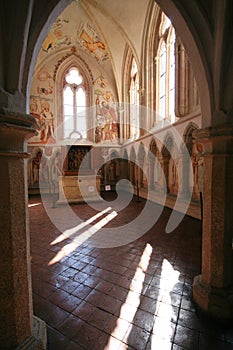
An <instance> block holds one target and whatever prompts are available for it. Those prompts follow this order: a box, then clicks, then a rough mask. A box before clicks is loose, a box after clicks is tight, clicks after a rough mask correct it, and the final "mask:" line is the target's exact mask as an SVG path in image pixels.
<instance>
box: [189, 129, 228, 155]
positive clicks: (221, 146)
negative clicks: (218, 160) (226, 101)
mask: <svg viewBox="0 0 233 350" xmlns="http://www.w3.org/2000/svg"><path fill="white" fill-rule="evenodd" d="M193 136H194V138H195V142H196V143H201V144H202V145H203V147H204V152H205V154H206V153H214V154H232V153H233V124H231V123H224V124H221V125H218V126H213V127H207V128H204V129H197V130H195V131H194V132H193Z"/></svg>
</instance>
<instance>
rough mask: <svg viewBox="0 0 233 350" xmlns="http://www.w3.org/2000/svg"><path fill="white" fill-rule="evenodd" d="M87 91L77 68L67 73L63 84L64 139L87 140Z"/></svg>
mask: <svg viewBox="0 0 233 350" xmlns="http://www.w3.org/2000/svg"><path fill="white" fill-rule="evenodd" d="M86 101H87V96H86V91H85V89H84V81H83V77H82V75H81V74H80V72H79V70H78V69H77V68H76V67H72V68H71V69H69V71H68V72H67V73H66V75H65V77H64V83H63V137H64V138H86V136H87V120H86V119H87V115H86V110H87V109H86V107H87V106H86V104H87V103H86Z"/></svg>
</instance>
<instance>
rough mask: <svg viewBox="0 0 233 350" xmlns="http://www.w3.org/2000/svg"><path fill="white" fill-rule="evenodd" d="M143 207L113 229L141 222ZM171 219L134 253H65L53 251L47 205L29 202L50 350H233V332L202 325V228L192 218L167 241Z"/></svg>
mask: <svg viewBox="0 0 233 350" xmlns="http://www.w3.org/2000/svg"><path fill="white" fill-rule="evenodd" d="M108 195H109V196H111V194H108ZM112 196H113V195H112ZM107 199H108V200H110V199H111V198H107ZM144 202H145V201H144V200H142V201H140V202H139V201H137V200H136V198H133V200H132V202H131V203H130V205H129V206H128V208H127V209H125V210H122V211H121V212H120V213H119V215H118V217H117V220H115V221H114V220H112V221H111V222H110V223H108V226H109V227H110V226H114V225H118V226H119V225H120V224H121V225H124V224H125V223H126V222H129V220H131V219H132V218H133V217H137V215H138V214H139V212H140V211H141V210H142V208H143V206H144V204H145V203H144ZM72 209H73V211H74V212H76V213H78V215H79V216H82V218H83V219H84V220H87V219H88V218H91V217H92V216H93V214H95V213H96V212H95V210H94V209H93V208H90V207H89V206H88V205H86V204H78V205H73V206H72ZM54 210H56V209H54ZM170 213H171V211H170V210H169V209H164V210H163V213H162V215H161V217H160V218H159V220H158V221H157V223H156V224H155V225H154V227H153V228H151V229H150V230H149V231H148V232H147V233H146V234H145V235H144V236H142V237H141V238H139V239H137V240H136V241H134V242H132V243H129V244H127V245H123V246H120V247H117V248H102V249H100V248H93V247H91V246H88V244H85V243H83V244H82V245H81V246H79V247H76V249H75V250H73V251H69V250H67V251H66V250H64V249H65V248H66V247H67V246H69V244H70V243H72V240H71V239H65V240H63V241H60V242H59V241H58V243H57V244H51V243H52V242H53V241H54V240H55V239H56V238H57V237H59V236H60V232H59V231H58V229H57V228H56V227H54V226H53V224H52V223H51V221H50V219H49V218H48V216H47V214H46V212H45V210H44V208H43V205H42V203H41V199H40V197H39V196H38V197H37V196H33V197H31V198H30V199H29V215H30V231H31V262H32V284H33V303H34V314H35V315H37V316H39V317H40V318H41V319H43V320H44V321H45V322H46V323H47V335H48V349H54V350H59V349H64V350H71V349H74V350H79V349H87V350H94V349H98V350H103V349H110V350H123V349H137V350H144V349H145V350H150V349H156V350H166V349H173V350H179V349H201V350H202V349H206V350H215V349H233V326H229V327H224V326H221V325H218V324H215V323H213V322H210V321H207V320H205V319H203V317H201V316H200V315H198V314H197V313H196V312H195V308H194V305H193V301H192V281H193V277H194V276H195V275H197V274H199V273H200V233H199V232H200V222H199V221H198V220H195V219H193V218H191V217H188V216H186V217H185V218H184V219H183V221H182V223H181V224H180V225H179V226H178V227H177V229H176V230H175V231H174V232H173V233H170V234H166V233H165V226H166V223H167V220H168V218H169V216H170ZM62 219H63V220H65V218H62ZM64 251H65V252H67V255H65V254H63V255H62V256H60V255H57V254H59V253H60V252H64ZM56 256H58V257H59V256H60V258H59V259H60V260H59V259H57V262H55V263H53V264H51V261H53V259H54V257H56Z"/></svg>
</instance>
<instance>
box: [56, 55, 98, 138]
mask: <svg viewBox="0 0 233 350" xmlns="http://www.w3.org/2000/svg"><path fill="white" fill-rule="evenodd" d="M72 67H77V68H78V70H79V71H80V74H81V75H82V76H83V79H84V84H85V90H86V95H87V122H88V124H87V134H88V136H87V138H88V139H89V140H91V141H92V140H94V120H93V115H92V113H91V111H90V108H88V107H90V106H93V88H92V87H93V82H94V79H93V75H92V72H91V70H90V68H89V66H88V65H87V63H86V62H85V61H84V60H83V59H82V58H81V57H80V56H79V55H77V54H76V52H72V51H71V54H70V55H66V56H65V57H64V59H63V58H62V59H61V60H59V61H58V64H57V65H56V66H55V69H54V74H53V80H54V82H55V90H54V97H55V106H56V113H57V116H58V117H57V123H58V138H59V139H62V138H63V131H62V127H59V126H60V125H62V122H63V105H62V103H61V101H62V98H61V96H62V88H61V87H62V82H63V79H64V77H65V75H66V73H67V72H68V71H69V69H71V68H72Z"/></svg>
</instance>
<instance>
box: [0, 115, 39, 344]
mask: <svg viewBox="0 0 233 350" xmlns="http://www.w3.org/2000/svg"><path fill="white" fill-rule="evenodd" d="M35 127H36V123H35V120H34V118H32V117H30V116H29V115H18V114H13V113H8V112H5V111H1V112H0V167H1V171H0V186H1V196H0V212H1V220H0V238H1V244H0V276H1V278H0V310H1V311H0V324H1V332H0V348H1V349H15V348H16V347H20V349H25V348H29V345H30V349H39V348H40V349H45V346H46V330H45V324H44V323H42V321H40V320H39V319H37V318H33V310H32V290H31V271H30V243H29V228H28V209H27V204H28V201H27V183H26V180H27V158H28V153H27V152H26V150H27V139H28V138H29V137H31V136H33V134H35ZM42 338H43V339H42Z"/></svg>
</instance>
